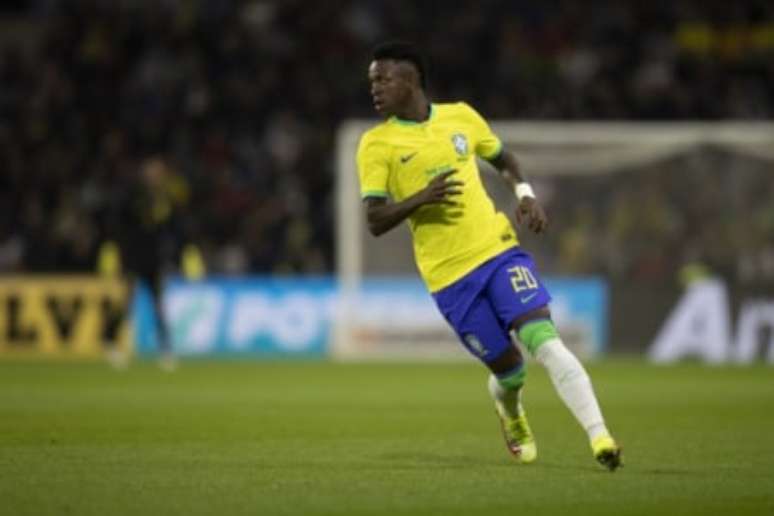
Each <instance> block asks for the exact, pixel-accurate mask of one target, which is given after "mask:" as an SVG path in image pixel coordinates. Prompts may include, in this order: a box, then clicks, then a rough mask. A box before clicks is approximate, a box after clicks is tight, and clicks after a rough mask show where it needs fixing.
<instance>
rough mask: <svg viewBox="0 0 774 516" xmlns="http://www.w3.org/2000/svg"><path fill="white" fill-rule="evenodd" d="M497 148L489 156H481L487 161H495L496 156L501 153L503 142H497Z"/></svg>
mask: <svg viewBox="0 0 774 516" xmlns="http://www.w3.org/2000/svg"><path fill="white" fill-rule="evenodd" d="M497 143H498V145H497V150H496V151H495V152H493V153H492V154H491V156H481V157H482V158H484V159H485V160H487V161H497V158H499V157H500V156H501V155H502V153H503V142H502V141H500V142H497Z"/></svg>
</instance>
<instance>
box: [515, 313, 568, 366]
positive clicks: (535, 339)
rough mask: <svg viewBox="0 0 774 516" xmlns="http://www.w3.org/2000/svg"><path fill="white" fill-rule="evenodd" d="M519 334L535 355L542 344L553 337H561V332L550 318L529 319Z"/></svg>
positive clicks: (525, 345) (520, 338) (530, 352)
mask: <svg viewBox="0 0 774 516" xmlns="http://www.w3.org/2000/svg"><path fill="white" fill-rule="evenodd" d="M517 335H518V337H519V341H520V342H521V343H522V344H523V345H524V347H526V348H527V351H529V354H530V355H532V356H533V357H534V356H535V353H536V352H537V350H538V348H540V346H542V345H543V344H545V343H546V342H548V341H549V340H551V339H556V338H559V332H558V331H557V329H556V326H554V323H553V321H551V320H550V319H541V320H537V321H529V322H527V323H525V324H524V325H522V326H521V328H519V330H518V332H517Z"/></svg>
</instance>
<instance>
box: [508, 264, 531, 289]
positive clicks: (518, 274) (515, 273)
mask: <svg viewBox="0 0 774 516" xmlns="http://www.w3.org/2000/svg"><path fill="white" fill-rule="evenodd" d="M508 274H509V275H510V276H511V285H512V286H513V290H514V291H515V292H517V293H518V292H522V291H524V290H533V289H536V288H537V286H538V283H537V280H536V279H535V276H533V275H532V271H531V270H529V269H528V268H527V267H522V266H521V265H519V266H516V267H511V268H510V269H508Z"/></svg>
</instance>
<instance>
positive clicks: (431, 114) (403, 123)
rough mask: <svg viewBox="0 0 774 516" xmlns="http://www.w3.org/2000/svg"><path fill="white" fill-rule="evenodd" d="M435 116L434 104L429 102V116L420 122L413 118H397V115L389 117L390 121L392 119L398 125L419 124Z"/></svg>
mask: <svg viewBox="0 0 774 516" xmlns="http://www.w3.org/2000/svg"><path fill="white" fill-rule="evenodd" d="M434 116H435V106H434V105H433V104H432V103H431V104H430V116H428V117H427V120H422V121H421V122H417V121H415V120H403V119H402V118H398V117H397V116H395V115H393V116H391V117H390V121H393V122H395V123H398V124H400V125H420V124H424V123H426V122H429V121H430V120H432V119H433V117H434Z"/></svg>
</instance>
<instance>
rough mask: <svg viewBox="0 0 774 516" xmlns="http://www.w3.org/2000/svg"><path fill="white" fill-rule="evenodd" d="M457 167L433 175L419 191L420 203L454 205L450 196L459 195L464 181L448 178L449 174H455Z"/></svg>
mask: <svg viewBox="0 0 774 516" xmlns="http://www.w3.org/2000/svg"><path fill="white" fill-rule="evenodd" d="M456 172H457V169H452V170H448V171H446V172H443V173H441V174H438V175H437V176H435V177H434V178H433V179H432V180H431V181H430V182H429V183H428V184H427V186H426V187H425V188H424V190H422V191H421V192H420V195H421V196H422V204H447V205H450V206H455V205H456V204H457V203H455V202H454V201H453V200H452V199H450V197H454V196H455V195H460V194H461V193H462V186H464V184H465V183H463V182H462V181H459V180H454V179H449V176H451V175H452V174H455V173H456Z"/></svg>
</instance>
